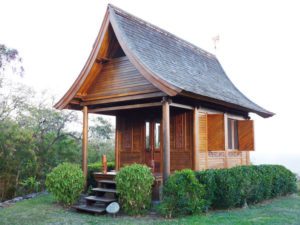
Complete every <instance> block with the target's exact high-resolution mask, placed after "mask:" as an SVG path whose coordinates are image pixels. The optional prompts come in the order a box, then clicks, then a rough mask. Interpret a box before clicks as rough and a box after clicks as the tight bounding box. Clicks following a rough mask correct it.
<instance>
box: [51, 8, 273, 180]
mask: <svg viewBox="0 0 300 225" xmlns="http://www.w3.org/2000/svg"><path fill="white" fill-rule="evenodd" d="M55 108H57V109H71V110H81V111H83V143H82V146H83V147H82V150H83V151H82V153H83V156H82V157H83V171H84V173H85V174H86V173H87V141H88V140H87V137H88V135H87V132H88V114H89V113H96V114H105V115H114V116H116V137H115V156H116V170H119V169H120V168H121V167H122V166H124V165H128V164H131V163H141V164H146V165H148V166H150V167H152V168H153V171H154V173H157V174H162V175H163V178H167V177H168V175H169V174H170V172H172V171H175V170H181V169H184V168H190V169H193V170H204V169H208V168H228V167H233V166H236V165H247V164H249V162H250V154H249V152H250V151H253V150H254V126H253V125H254V124H253V123H254V122H253V121H252V120H250V117H249V113H250V112H253V113H256V114H258V115H260V116H262V117H265V118H266V117H270V116H272V115H273V113H272V112H269V111H267V110H265V109H263V108H262V107H260V106H258V105H257V104H255V103H254V102H252V101H251V100H249V99H248V98H247V97H246V96H245V95H244V94H242V93H241V92H240V91H239V90H238V89H237V88H236V87H235V86H234V84H233V83H232V82H231V81H230V79H229V78H228V76H227V75H226V73H225V72H224V70H223V68H222V66H221V64H220V63H219V61H218V59H217V58H216V57H215V56H214V55H213V54H211V53H209V52H206V51H204V50H202V49H200V48H198V47H196V46H194V45H193V44H191V43H188V42H186V41H184V40H182V39H180V38H178V37H176V36H174V35H172V34H170V33H169V32H167V31H165V30H162V29H160V28H158V27H156V26H154V25H152V24H150V23H148V22H146V21H143V20H141V19H139V18H137V17H135V16H133V15H131V14H129V13H127V12H125V11H123V10H121V9H119V8H117V7H115V6H112V5H109V6H108V8H107V11H106V14H105V17H104V20H103V23H102V26H101V29H100V32H99V34H98V36H97V39H96V41H95V43H94V45H93V49H92V52H91V54H90V56H89V58H88V60H87V62H86V64H85V66H84V68H83V70H82V71H81V73H80V75H79V76H78V78H77V79H76V81H75V82H74V84H73V85H72V87H71V88H70V89H69V90H68V92H67V93H66V94H65V95H64V96H63V97H62V99H61V100H60V101H59V102H58V103H57V104H56V105H55Z"/></svg>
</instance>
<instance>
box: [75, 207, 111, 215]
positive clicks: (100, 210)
mask: <svg viewBox="0 0 300 225" xmlns="http://www.w3.org/2000/svg"><path fill="white" fill-rule="evenodd" d="M73 208H74V209H76V210H78V211H83V212H89V213H99V214H100V213H105V211H106V210H105V208H100V207H96V206H88V205H76V206H73Z"/></svg>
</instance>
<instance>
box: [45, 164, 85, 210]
mask: <svg viewBox="0 0 300 225" xmlns="http://www.w3.org/2000/svg"><path fill="white" fill-rule="evenodd" d="M46 187H47V189H48V191H49V192H51V193H52V194H53V195H54V197H55V199H56V200H57V201H59V202H60V203H62V204H64V205H71V204H73V203H74V202H75V201H76V200H77V199H78V197H79V195H80V193H81V192H82V191H83V188H84V176H83V173H82V170H81V168H80V167H79V166H78V165H76V164H71V163H62V164H60V165H58V166H57V167H55V168H54V169H53V170H52V172H51V173H49V174H48V175H47V178H46Z"/></svg>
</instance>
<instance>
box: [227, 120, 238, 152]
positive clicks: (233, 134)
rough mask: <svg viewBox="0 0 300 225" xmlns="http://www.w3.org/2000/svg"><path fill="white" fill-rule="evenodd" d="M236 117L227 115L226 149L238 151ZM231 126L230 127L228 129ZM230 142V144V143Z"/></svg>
mask: <svg viewBox="0 0 300 225" xmlns="http://www.w3.org/2000/svg"><path fill="white" fill-rule="evenodd" d="M238 121H239V120H238V119H236V118H232V117H227V127H225V129H226V131H227V150H230V151H238V150H239V133H238V132H239V130H238ZM229 128H231V129H229ZM230 142H231V146H230V144H229V143H230Z"/></svg>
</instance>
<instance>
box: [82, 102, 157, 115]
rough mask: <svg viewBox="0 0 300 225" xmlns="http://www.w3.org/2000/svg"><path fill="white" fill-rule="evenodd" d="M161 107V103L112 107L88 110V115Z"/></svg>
mask: <svg viewBox="0 0 300 225" xmlns="http://www.w3.org/2000/svg"><path fill="white" fill-rule="evenodd" d="M161 105H162V103H161V102H151V103H141V104H133V105H122V106H113V107H106V108H98V109H90V110H89V113H98V112H108V111H115V110H124V109H138V108H148V107H155V106H161ZM85 107H86V106H85Z"/></svg>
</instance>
